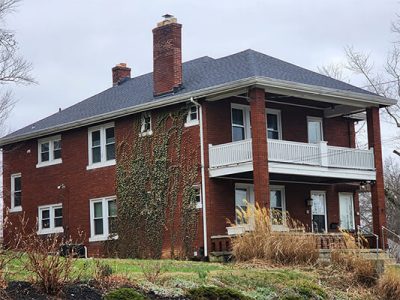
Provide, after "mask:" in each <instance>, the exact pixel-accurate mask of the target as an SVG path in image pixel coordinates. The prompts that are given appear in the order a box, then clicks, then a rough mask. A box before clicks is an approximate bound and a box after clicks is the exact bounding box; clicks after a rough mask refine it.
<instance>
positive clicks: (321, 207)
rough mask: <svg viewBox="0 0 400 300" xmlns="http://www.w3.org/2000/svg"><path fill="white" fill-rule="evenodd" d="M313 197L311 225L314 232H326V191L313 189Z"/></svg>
mask: <svg viewBox="0 0 400 300" xmlns="http://www.w3.org/2000/svg"><path fill="white" fill-rule="evenodd" d="M311 198H312V199H313V204H312V209H311V211H312V213H311V225H312V230H313V232H326V231H327V228H326V227H327V220H326V219H327V218H326V194H325V191H311Z"/></svg>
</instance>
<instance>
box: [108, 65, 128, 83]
mask: <svg viewBox="0 0 400 300" xmlns="http://www.w3.org/2000/svg"><path fill="white" fill-rule="evenodd" d="M125 78H131V68H128V67H127V66H126V64H125V63H120V64H118V65H116V66H115V67H114V68H112V81H113V86H116V85H118V84H119V83H120V82H121V80H123V79H125Z"/></svg>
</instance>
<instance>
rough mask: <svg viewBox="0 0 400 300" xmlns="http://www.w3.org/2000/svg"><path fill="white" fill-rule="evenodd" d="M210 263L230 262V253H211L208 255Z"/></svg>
mask: <svg viewBox="0 0 400 300" xmlns="http://www.w3.org/2000/svg"><path fill="white" fill-rule="evenodd" d="M209 260H210V262H220V263H224V262H230V261H231V260H232V252H231V251H213V252H210V255H209Z"/></svg>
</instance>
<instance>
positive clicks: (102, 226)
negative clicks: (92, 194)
mask: <svg viewBox="0 0 400 300" xmlns="http://www.w3.org/2000/svg"><path fill="white" fill-rule="evenodd" d="M116 218H117V201H116V197H114V196H113V197H107V198H98V199H92V200H90V235H91V237H90V239H89V241H91V242H93V241H104V240H108V239H110V238H115V237H116V228H115V226H116V224H115V222H116Z"/></svg>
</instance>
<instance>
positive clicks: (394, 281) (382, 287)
mask: <svg viewBox="0 0 400 300" xmlns="http://www.w3.org/2000/svg"><path fill="white" fill-rule="evenodd" d="M377 294H378V295H380V296H381V297H382V298H384V299H387V300H397V299H400V270H399V269H398V268H390V269H388V270H386V272H385V273H383V275H382V276H381V278H380V279H379V282H378V288H377Z"/></svg>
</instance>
